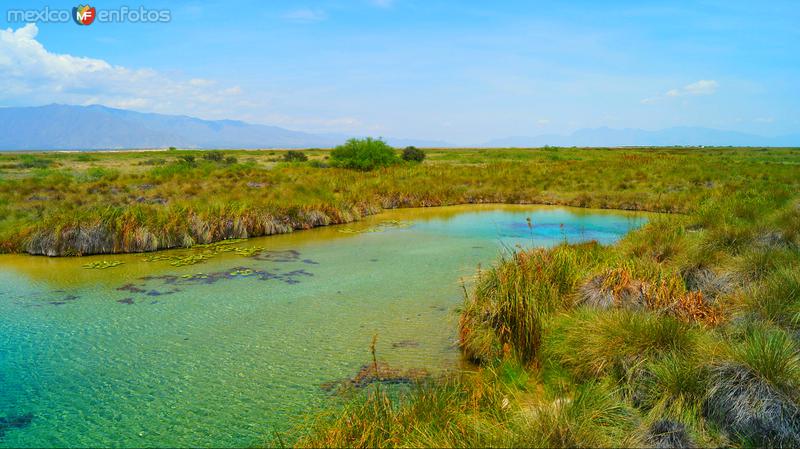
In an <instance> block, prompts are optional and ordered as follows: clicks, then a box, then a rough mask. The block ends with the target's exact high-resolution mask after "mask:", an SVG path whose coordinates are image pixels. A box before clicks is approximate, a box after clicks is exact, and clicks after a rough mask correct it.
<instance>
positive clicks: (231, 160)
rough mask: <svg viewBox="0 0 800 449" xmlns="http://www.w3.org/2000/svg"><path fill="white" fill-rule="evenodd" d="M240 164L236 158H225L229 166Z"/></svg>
mask: <svg viewBox="0 0 800 449" xmlns="http://www.w3.org/2000/svg"><path fill="white" fill-rule="evenodd" d="M237 162H239V159H236V156H228V157H226V158H225V163H226V164H228V165H233V164H236V163H237Z"/></svg>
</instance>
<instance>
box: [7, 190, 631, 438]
mask: <svg viewBox="0 0 800 449" xmlns="http://www.w3.org/2000/svg"><path fill="white" fill-rule="evenodd" d="M526 218H531V220H532V223H533V229H530V228H529V227H528V225H527V222H526ZM645 220H646V218H645V216H643V215H640V214H631V213H622V212H606V211H592V210H580V209H568V208H555V207H532V206H519V207H517V206H464V207H461V206H457V207H448V208H430V209H404V210H397V211H391V212H387V213H384V214H381V215H379V216H375V217H370V218H369V219H367V220H365V221H363V222H360V223H356V224H350V225H342V226H332V227H328V228H319V229H315V230H310V231H303V232H298V233H294V234H289V235H282V236H272V237H264V238H258V239H251V240H247V241H244V242H237V243H234V244H231V245H224V246H220V247H218V248H217V250H216V251H215V252H216V254H215V255H214V256H213V257H211V258H209V259H208V260H205V261H204V262H202V263H198V264H195V265H188V266H173V265H171V263H174V261H173V260H171V259H167V258H168V257H170V256H176V255H187V254H202V253H204V252H205V253H211V252H212V249H209V248H206V249H202V248H199V249H193V250H191V251H189V250H181V251H170V252H163V253H156V254H155V256H156V257H154V255H153V254H148V255H145V254H137V255H105V256H93V257H83V258H58V259H55V258H44V257H31V256H0V447H4V446H8V447H17V446H37V447H38V446H136V447H142V446H217V447H220V446H240V447H244V446H252V445H258V444H259V443H262V442H263V441H264V439H265V436H266V435H268V434H269V433H270V432H271V431H272V430H278V431H280V430H286V429H287V428H289V426H291V425H292V424H293V422H296V421H294V420H295V419H296V417H298V416H301V415H302V414H303V413H307V412H310V411H314V410H316V409H318V408H319V407H320V406H321V405H323V404H324V402H325V401H326V400H329V395H330V393H327V392H325V391H324V390H323V389H322V388H320V386H321V385H322V384H325V383H326V382H330V381H333V380H338V379H343V378H348V377H352V376H353V375H354V374H355V373H356V372H357V370H358V369H359V367H360V366H361V365H363V364H365V363H367V362H368V361H369V360H370V353H369V346H370V342H371V340H372V337H373V335H376V334H377V335H378V345H377V351H378V356H379V358H380V359H382V360H385V361H386V362H388V363H389V364H390V365H392V366H394V367H397V368H401V369H407V368H424V369H427V370H429V371H431V372H436V371H439V370H442V369H447V368H449V367H454V366H456V365H457V363H458V359H459V358H458V351H457V349H456V348H455V346H454V341H455V336H456V322H457V320H456V315H455V313H454V308H455V307H456V306H457V305H458V304H459V303H460V301H461V291H462V289H461V286H460V284H461V282H462V279H463V278H465V277H469V276H471V275H472V274H473V273H474V271H475V268H476V266H477V265H478V264H483V265H484V266H485V265H487V264H490V263H491V262H492V261H493V260H494V259H495V258H496V257H497V256H498V255H499V254H500V253H501V252H502V251H504V250H507V249H508V248H513V247H514V246H517V245H519V246H525V247H529V246H551V245H554V244H557V243H558V242H561V241H564V240H568V241H570V242H577V241H585V240H597V241H599V242H601V243H613V242H614V241H616V240H617V239H619V238H620V237H621V236H623V235H624V234H625V233H626V232H628V231H629V230H630V229H632V228H635V227H638V226H640V225H641V224H643V223H644V221H645ZM221 248H224V249H221ZM148 260H149V261H148ZM103 261H107V262H114V261H119V262H123V264H121V265H119V266H117V267H113V268H107V269H88V268H84V265H85V264H87V263H92V262H100V263H102V262H103Z"/></svg>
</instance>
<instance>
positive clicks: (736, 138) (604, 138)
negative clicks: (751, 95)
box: [481, 127, 800, 147]
mask: <svg viewBox="0 0 800 449" xmlns="http://www.w3.org/2000/svg"><path fill="white" fill-rule="evenodd" d="M545 145H551V146H578V147H583V146H587V147H611V146H672V145H709V146H728V145H733V146H800V134H793V135H786V136H780V137H764V136H757V135H754V134H746V133H740V132H736V131H722V130H718V129H710V128H698V127H674V128H666V129H662V130H658V131H646V130H643V129H634V128H624V129H612V128H605V127H603V128H591V129H580V130H578V131H575V132H573V133H572V134H569V135H559V134H543V135H539V136H515V137H506V138H502V139H494V140H491V141H489V142H486V143H484V144H483V145H481V146H486V147H541V146H545Z"/></svg>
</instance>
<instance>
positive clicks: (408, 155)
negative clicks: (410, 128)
mask: <svg viewBox="0 0 800 449" xmlns="http://www.w3.org/2000/svg"><path fill="white" fill-rule="evenodd" d="M425 156H426V154H425V150H421V149H419V148H417V147H413V146H412V147H405V148H403V154H402V155H401V156H400V157H402V158H403V160H404V161H406V162H422V161H424V160H425Z"/></svg>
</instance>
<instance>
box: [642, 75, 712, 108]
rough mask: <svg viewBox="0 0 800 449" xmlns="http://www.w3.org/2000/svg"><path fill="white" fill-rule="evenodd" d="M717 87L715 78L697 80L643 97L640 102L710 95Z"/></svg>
mask: <svg viewBox="0 0 800 449" xmlns="http://www.w3.org/2000/svg"><path fill="white" fill-rule="evenodd" d="M717 87H719V83H718V82H716V81H715V80H699V81H695V82H693V83H690V84H687V85H685V86H683V87H679V88H676V89H670V90H668V91H666V92H664V94H663V95H658V96H655V97H650V98H645V99H643V100H642V101H641V102H642V104H653V103H657V102H659V101H661V100H664V99H668V98H675V97H685V96H696V95H712V94H714V93H716V91H717Z"/></svg>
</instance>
